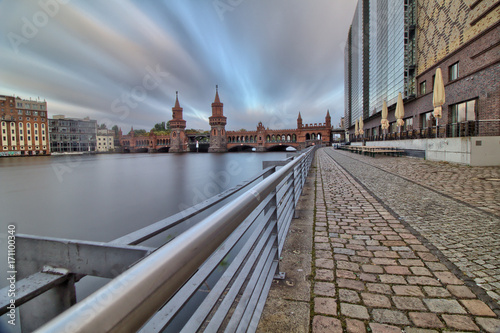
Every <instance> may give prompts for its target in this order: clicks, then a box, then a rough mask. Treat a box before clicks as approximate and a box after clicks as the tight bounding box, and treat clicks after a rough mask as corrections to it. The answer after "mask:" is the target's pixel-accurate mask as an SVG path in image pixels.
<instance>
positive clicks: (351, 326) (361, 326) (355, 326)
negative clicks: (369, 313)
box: [346, 318, 366, 333]
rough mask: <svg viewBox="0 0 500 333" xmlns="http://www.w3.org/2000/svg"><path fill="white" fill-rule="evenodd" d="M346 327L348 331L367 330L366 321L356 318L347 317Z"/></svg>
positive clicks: (355, 332)
mask: <svg viewBox="0 0 500 333" xmlns="http://www.w3.org/2000/svg"><path fill="white" fill-rule="evenodd" d="M346 328H347V332H348V333H364V332H366V328H365V323H363V322H362V321H360V320H356V319H349V318H348V319H346Z"/></svg>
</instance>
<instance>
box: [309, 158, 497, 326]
mask: <svg viewBox="0 0 500 333" xmlns="http://www.w3.org/2000/svg"><path fill="white" fill-rule="evenodd" d="M393 159H395V158H392V159H388V161H392V160H393ZM379 162H381V161H377V163H379ZM315 163H316V167H317V169H316V170H317V172H316V191H315V212H314V215H315V216H314V220H315V222H314V246H313V256H312V259H313V271H312V274H311V304H312V305H311V318H310V319H311V327H312V331H313V332H315V333H319V332H407V333H416V332H422V333H424V332H444V331H446V332H448V331H468V332H478V331H481V332H498V331H499V330H500V319H499V318H498V314H500V311H499V307H498V304H497V303H496V302H495V301H493V300H492V298H491V297H489V296H488V295H486V294H485V293H484V292H482V289H480V288H477V287H476V286H475V285H474V283H472V281H466V282H464V278H465V276H464V275H463V274H461V273H460V271H458V270H456V267H455V266H453V265H451V264H450V262H449V261H448V260H447V259H446V257H444V256H443V255H441V252H443V253H444V252H446V251H448V252H447V256H449V258H450V261H451V259H454V258H456V259H460V260H459V261H457V262H455V263H456V264H458V263H460V262H462V261H461V260H462V259H465V260H469V259H468V256H470V255H471V253H472V255H473V256H478V258H479V256H482V255H483V254H482V253H483V251H480V250H479V249H477V247H484V246H485V245H488V244H485V238H484V237H487V238H488V242H489V241H495V239H493V238H494V237H493V232H494V231H493V230H495V229H494V228H495V227H496V228H497V229H496V230H495V231H496V232H497V236H498V230H499V229H498V227H499V225H498V218H496V216H494V215H492V214H489V213H486V212H483V211H481V210H479V209H475V208H473V207H470V206H469V205H466V204H464V203H461V202H458V201H456V200H453V199H451V198H449V197H446V196H443V195H440V194H438V193H436V192H435V191H431V190H429V189H427V188H424V187H422V186H420V185H418V184H415V183H413V182H410V181H408V180H405V179H403V178H401V177H395V176H394V175H392V174H390V173H387V172H385V171H382V170H381V169H380V168H376V167H373V166H371V165H369V164H365V163H360V162H359V161H357V160H354V159H352V158H350V157H348V156H347V155H345V154H343V153H338V152H336V151H334V150H333V149H329V148H328V149H321V150H319V151H318V152H317V158H316V162H315ZM344 168H345V169H344ZM346 170H348V171H349V172H347V171H346ZM351 174H352V175H354V177H356V178H354V177H353V176H352V175H351ZM435 196H437V197H435ZM437 199H438V200H437ZM445 199H446V200H448V201H447V202H444V201H443V200H445ZM421 201H424V203H423V204H422V205H420V206H419V207H417V208H418V209H424V210H423V211H421V210H415V213H411V210H413V209H415V207H414V205H413V203H416V202H417V203H418V202H421ZM457 209H460V210H461V212H462V213H463V214H470V215H471V216H470V217H467V218H464V217H463V216H462V215H460V214H455V211H456V210H457ZM465 209H467V211H464V210H465ZM448 216H450V218H446V219H443V217H448ZM398 217H400V218H398ZM495 219H496V220H495ZM495 223H496V225H495ZM467 224H473V225H472V227H471V228H465V227H464V226H466V225H467ZM413 229H414V230H413ZM415 230H416V231H417V232H415ZM470 231H471V232H474V234H473V235H474V236H471V234H468V232H470ZM418 233H420V234H421V235H422V236H423V237H421V236H420V235H419V234H418ZM476 236H477V237H480V240H479V241H477V242H476V240H475V239H474V238H475V237H476ZM428 241H429V242H430V243H429V242H428ZM497 241H498V240H497ZM449 242H451V243H450V244H448V243H449ZM443 243H444V244H447V247H446V248H444V247H442V245H441V244H443ZM432 244H436V246H439V247H440V250H441V251H438V250H437V249H436V248H435V247H434V246H433V245H432ZM453 244H455V246H454V247H451V246H450V245H453ZM465 249H467V250H465ZM497 250H498V245H497ZM476 251H477V252H476ZM464 252H465V254H464V256H463V257H462V256H460V254H463V253H464ZM484 252H489V253H490V257H491V259H487V260H485V264H482V263H481V262H480V260H482V259H477V260H476V261H479V263H475V264H477V265H478V267H480V270H482V268H483V267H484V266H485V265H487V264H486V262H488V263H494V262H495V260H498V258H499V256H498V253H496V254H495V253H493V252H491V249H490V250H489V251H488V250H486V251H484ZM483 259H484V258H483ZM481 265H482V266H481ZM491 265H492V266H496V268H495V269H494V268H491V269H490V270H492V271H495V270H496V271H497V273H496V274H497V277H498V262H496V265H495V264H491ZM467 267H468V266H467ZM488 276H490V275H488ZM490 285H493V283H490ZM493 295H494V294H493ZM493 310H494V311H493ZM495 312H496V313H495Z"/></svg>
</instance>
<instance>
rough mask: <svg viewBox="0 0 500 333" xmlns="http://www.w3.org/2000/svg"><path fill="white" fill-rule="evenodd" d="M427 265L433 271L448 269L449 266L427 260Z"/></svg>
mask: <svg viewBox="0 0 500 333" xmlns="http://www.w3.org/2000/svg"><path fill="white" fill-rule="evenodd" d="M425 265H426V266H427V267H429V269H430V270H431V271H447V270H448V267H446V266H445V265H443V264H442V263H440V262H426V263H425Z"/></svg>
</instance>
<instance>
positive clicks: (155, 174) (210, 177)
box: [0, 152, 286, 299]
mask: <svg viewBox="0 0 500 333" xmlns="http://www.w3.org/2000/svg"><path fill="white" fill-rule="evenodd" d="M284 158H286V153H283V152H269V153H255V152H253V153H251V152H250V153H226V154H206V153H199V154H196V153H188V154H118V155H94V156H71V157H68V156H50V157H31V158H0V184H1V185H0V234H3V235H5V233H6V231H7V225H8V224H15V225H16V232H17V233H23V234H33V235H40V236H48V237H62V238H72V239H82V240H92V241H110V240H113V239H115V238H118V237H120V236H123V235H125V234H127V233H129V232H131V231H134V230H137V229H139V228H141V227H144V226H146V225H148V224H151V223H154V222H156V221H159V220H161V219H163V218H165V217H168V216H170V215H172V214H175V213H177V212H179V211H181V210H183V209H185V208H187V207H190V206H192V205H194V204H196V203H199V202H201V201H203V200H205V199H207V198H208V197H211V196H213V195H215V194H217V193H220V192H221V191H223V190H225V189H228V188H231V187H233V186H235V185H237V184H239V183H241V182H242V181H244V180H247V179H250V178H251V177H253V176H255V175H257V174H258V173H259V172H260V171H261V170H262V161H264V160H280V159H284ZM4 241H5V239H4V237H2V246H5V243H4ZM1 252H2V253H5V252H6V251H4V250H3V249H2V250H1ZM5 261H6V259H4V258H2V263H0V267H2V269H1V273H0V287H4V286H6V285H7V282H6V279H5V269H4V268H3V267H4V262H5ZM84 280H85V279H84ZM84 280H82V281H84ZM90 284H91V285H95V283H90ZM87 289H88V288H85V287H83V288H80V290H79V294H80V297H78V298H79V299H81V297H83V296H84V295H86V294H88V293H89V291H88V290H87ZM82 290H83V291H82Z"/></svg>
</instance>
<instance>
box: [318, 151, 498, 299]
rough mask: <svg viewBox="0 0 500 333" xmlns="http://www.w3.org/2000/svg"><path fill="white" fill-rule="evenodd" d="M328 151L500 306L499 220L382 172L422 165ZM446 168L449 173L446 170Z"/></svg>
mask: <svg viewBox="0 0 500 333" xmlns="http://www.w3.org/2000/svg"><path fill="white" fill-rule="evenodd" d="M326 152H327V154H329V156H331V157H332V158H334V159H335V161H336V162H337V163H339V164H340V165H342V166H343V167H345V168H347V170H348V171H349V173H350V174H351V175H352V176H354V177H356V179H357V180H358V181H360V182H361V183H362V184H363V185H364V186H366V187H367V188H368V189H369V190H370V191H371V192H372V193H373V194H374V195H376V196H377V197H378V198H379V199H380V200H381V201H383V202H384V203H385V204H386V205H388V206H389V207H391V208H392V210H393V211H394V212H395V213H396V214H397V215H399V217H401V218H402V219H403V220H404V221H406V222H407V223H408V224H409V225H410V226H411V227H412V228H413V229H415V230H416V231H418V232H419V233H420V234H421V235H422V236H423V237H424V238H426V239H427V240H428V241H429V242H430V243H431V244H432V245H434V246H435V247H436V248H438V249H439V250H440V251H441V253H442V254H443V255H444V256H445V257H446V258H447V259H448V260H450V261H451V262H453V263H454V264H455V265H456V266H457V267H458V268H459V269H460V271H461V272H463V273H464V274H465V275H466V276H467V277H469V278H470V279H473V280H474V281H475V282H476V284H477V285H478V286H480V287H481V288H483V289H484V290H485V291H486V292H487V293H488V295H489V296H490V297H492V298H493V299H495V300H496V301H497V302H499V303H500V217H497V216H496V215H493V214H488V213H485V212H483V211H482V209H478V207H474V206H472V207H471V206H470V205H467V204H463V203H462V202H461V201H458V200H454V198H450V197H447V196H443V195H441V194H440V193H439V192H436V191H434V190H430V189H429V188H427V187H423V186H421V185H419V184H417V183H414V182H412V181H408V180H407V179H405V178H401V177H398V176H396V175H394V174H391V173H387V172H385V171H382V170H383V169H385V170H387V169H388V167H387V166H388V165H390V164H396V163H397V164H399V165H401V164H406V165H411V164H412V163H416V167H418V166H421V163H420V162H421V161H420V160H415V159H410V158H402V159H397V158H391V157H384V158H375V159H373V158H371V159H372V160H373V161H370V160H369V159H364V160H360V159H358V156H357V155H355V154H352V153H348V152H338V151H335V150H333V149H328V150H327V151H326ZM352 155H354V156H352ZM367 158H370V157H367ZM398 160H405V161H399V162H398ZM372 163H376V166H377V167H380V166H382V165H384V166H385V167H384V168H383V169H382V170H381V169H379V168H375V167H373V164H372ZM427 164H430V165H431V166H430V168H432V169H435V170H436V172H437V173H441V171H440V169H439V167H440V165H442V164H440V163H429V162H427ZM416 167H413V168H412V169H413V170H414V169H415V168H416ZM443 167H444V168H445V169H448V168H449V166H447V165H444V166H443ZM456 167H458V166H456ZM466 168H467V167H466ZM406 169H407V170H408V171H409V170H410V168H408V167H407V168H406ZM468 169H471V170H474V169H482V168H470V167H468ZM417 172H418V171H417ZM414 173H416V172H414ZM454 186H458V187H459V186H461V183H460V181H459V180H455V181H454ZM462 186H465V185H464V184H462ZM498 191H500V189H498Z"/></svg>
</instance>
